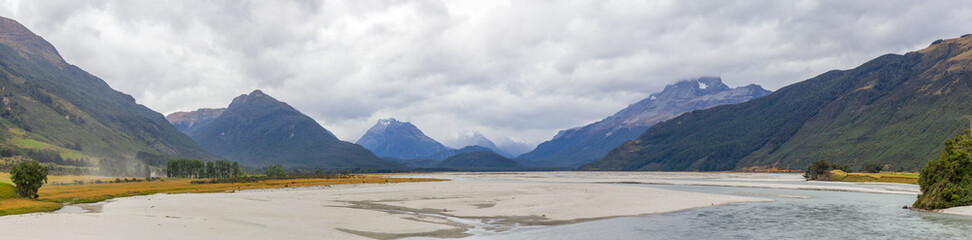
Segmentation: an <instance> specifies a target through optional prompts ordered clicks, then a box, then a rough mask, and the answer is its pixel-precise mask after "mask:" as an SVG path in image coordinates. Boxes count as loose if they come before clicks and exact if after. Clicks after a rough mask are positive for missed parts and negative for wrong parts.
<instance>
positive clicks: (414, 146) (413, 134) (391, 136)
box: [356, 118, 451, 159]
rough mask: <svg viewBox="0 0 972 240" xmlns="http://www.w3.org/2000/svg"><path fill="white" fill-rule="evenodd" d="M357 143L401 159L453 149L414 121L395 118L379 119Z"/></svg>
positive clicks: (378, 153)
mask: <svg viewBox="0 0 972 240" xmlns="http://www.w3.org/2000/svg"><path fill="white" fill-rule="evenodd" d="M356 143H357V144H358V145H361V146H363V147H364V148H367V149H368V150H371V151H372V152H374V153H375V155H378V156H381V157H394V158H399V159H412V158H421V157H425V156H428V155H432V154H434V153H437V152H440V151H445V150H451V149H450V148H448V147H446V146H443V145H442V144H441V143H439V142H437V141H435V140H434V139H432V138H430V137H429V136H426V135H425V133H422V130H419V129H418V128H417V127H415V125H412V123H409V122H400V121H398V120H396V119H394V118H389V119H382V120H378V123H376V124H375V126H373V127H371V129H368V132H366V133H365V134H364V136H361V139H358V141H357V142H356Z"/></svg>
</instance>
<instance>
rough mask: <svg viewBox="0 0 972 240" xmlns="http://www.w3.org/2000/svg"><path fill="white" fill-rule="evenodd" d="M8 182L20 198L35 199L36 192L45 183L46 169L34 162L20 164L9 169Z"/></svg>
mask: <svg viewBox="0 0 972 240" xmlns="http://www.w3.org/2000/svg"><path fill="white" fill-rule="evenodd" d="M10 180H11V181H13V182H14V184H16V185H17V194H20V196H21V197H26V198H37V197H39V196H38V195H37V190H38V189H40V187H41V186H42V185H44V183H47V168H46V167H44V166H41V165H40V163H37V162H36V161H26V162H20V163H19V164H17V165H16V166H14V167H13V168H11V169H10Z"/></svg>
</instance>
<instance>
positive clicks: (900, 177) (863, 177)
mask: <svg viewBox="0 0 972 240" xmlns="http://www.w3.org/2000/svg"><path fill="white" fill-rule="evenodd" d="M830 173H831V177H830V180H831V181H840V182H887V183H908V184H918V173H894V172H882V173H847V172H844V171H841V170H833V171H830Z"/></svg>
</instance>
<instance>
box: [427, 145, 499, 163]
mask: <svg viewBox="0 0 972 240" xmlns="http://www.w3.org/2000/svg"><path fill="white" fill-rule="evenodd" d="M478 151H486V152H493V149H489V148H486V147H482V146H466V147H464V148H460V149H448V150H443V151H439V152H436V153H433V154H431V155H426V156H422V157H420V158H423V159H435V160H438V161H442V160H445V159H446V158H449V157H452V156H455V155H458V154H460V153H467V152H478Z"/></svg>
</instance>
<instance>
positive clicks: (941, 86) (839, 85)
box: [581, 35, 972, 171]
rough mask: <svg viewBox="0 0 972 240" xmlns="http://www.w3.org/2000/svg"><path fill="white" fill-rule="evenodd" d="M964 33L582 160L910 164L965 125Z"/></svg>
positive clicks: (705, 167)
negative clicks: (819, 161)
mask: <svg viewBox="0 0 972 240" xmlns="http://www.w3.org/2000/svg"><path fill="white" fill-rule="evenodd" d="M970 49H972V35H964V36H962V37H961V38H956V39H948V40H938V41H935V42H934V43H932V45H931V46H929V47H927V48H925V49H922V50H919V51H915V52H909V53H907V54H904V55H898V54H887V55H883V56H880V57H878V58H875V59H873V60H870V61H868V62H866V63H864V64H862V65H860V66H858V67H856V68H854V69H850V70H833V71H829V72H826V73H823V74H821V75H819V76H816V77H814V78H811V79H808V80H805V81H802V82H798V83H795V84H792V85H789V86H786V87H783V88H781V89H779V90H777V91H776V92H774V93H773V94H770V95H768V96H765V97H762V98H758V99H754V100H752V101H748V102H745V103H740V104H735V105H724V106H719V107H713V108H710V109H708V110H702V111H694V112H690V113H686V114H683V115H681V116H679V117H677V118H674V119H672V120H669V121H665V122H662V123H659V124H657V125H655V126H653V127H651V128H650V129H648V130H646V131H645V132H644V133H643V134H641V135H640V136H639V137H638V139H636V140H633V141H629V142H626V143H624V144H623V145H621V146H620V147H618V148H617V149H614V150H612V151H611V152H610V153H609V154H607V155H606V156H604V157H603V158H601V159H599V160H597V161H595V162H592V163H590V164H587V165H584V166H582V167H581V169H583V170H665V171H684V170H688V171H725V170H747V169H754V168H770V169H791V170H793V169H797V170H799V169H805V168H806V166H807V165H808V164H809V163H810V162H812V161H816V160H821V159H825V160H829V161H830V162H833V163H839V164H846V165H849V166H851V167H852V168H857V167H860V166H862V165H864V164H867V163H878V164H881V165H885V166H887V167H889V168H891V169H902V170H917V169H919V168H921V167H922V166H923V165H924V164H925V163H926V162H927V161H928V160H930V159H934V158H935V157H936V154H937V153H938V152H939V151H940V150H941V146H942V142H943V141H944V140H945V139H948V138H950V137H952V136H954V135H956V134H959V133H961V132H962V130H963V129H966V128H968V127H969V121H970V120H969V118H968V116H969V114H970V113H972V104H969V103H970V102H972V81H970V80H969V79H972V51H970Z"/></svg>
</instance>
